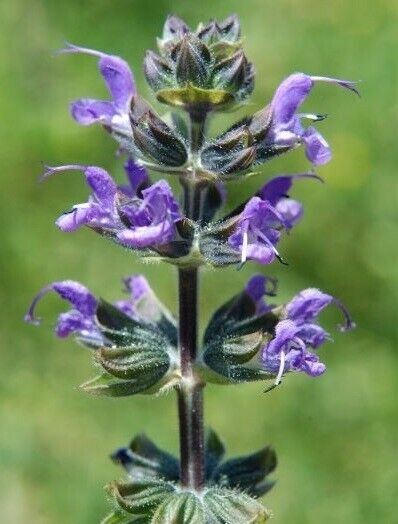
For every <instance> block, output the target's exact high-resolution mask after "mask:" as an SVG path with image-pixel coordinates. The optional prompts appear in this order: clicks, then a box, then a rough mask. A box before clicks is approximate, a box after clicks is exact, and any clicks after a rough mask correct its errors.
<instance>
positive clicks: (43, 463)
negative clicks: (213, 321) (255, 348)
mask: <svg viewBox="0 0 398 524" xmlns="http://www.w3.org/2000/svg"><path fill="white" fill-rule="evenodd" d="M231 12H235V13H237V14H238V15H239V16H240V17H241V21H242V26H243V31H244V34H245V35H246V49H247V53H248V55H249V57H250V58H251V59H252V60H253V62H254V63H255V65H256V68H257V84H256V90H255V93H254V96H253V98H252V100H251V103H250V104H249V105H248V106H247V107H245V108H244V109H243V110H242V111H241V114H245V113H250V112H252V111H255V110H256V109H257V108H259V107H261V106H262V105H264V104H265V103H266V101H268V100H269V99H270V97H271V96H272V93H273V90H274V89H275V87H276V86H277V84H278V83H279V82H280V81H281V79H282V78H284V77H285V76H287V75H288V74H289V73H290V72H293V71H297V70H298V71H304V72H309V73H313V74H319V75H330V76H338V77H342V78H349V79H359V80H361V81H362V82H361V84H360V90H361V92H362V98H361V99H359V98H357V97H355V96H354V95H351V94H350V93H347V92H344V91H343V90H341V89H338V88H336V87H333V86H326V85H320V86H319V87H317V88H316V89H315V90H314V93H313V95H312V96H311V98H310V99H309V100H308V102H307V103H306V107H307V108H308V109H309V110H311V111H319V112H326V113H328V114H329V116H330V118H328V119H327V120H326V121H325V122H322V123H321V124H319V127H320V128H321V127H322V131H323V133H324V134H325V136H326V137H327V138H328V140H329V141H330V143H331V144H332V145H333V150H334V160H333V161H332V162H331V163H330V164H329V165H328V166H326V167H322V168H320V169H319V171H318V172H319V174H320V175H321V176H322V177H324V179H325V181H326V184H325V185H322V184H317V183H313V182H311V181H303V182H300V183H298V184H297V185H296V187H295V189H294V195H295V196H296V197H299V198H301V199H302V200H303V201H304V202H305V204H306V215H305V219H304V220H303V221H302V223H301V224H300V225H299V226H298V227H297V228H296V230H295V231H294V234H293V235H292V236H291V238H289V239H288V241H285V242H284V243H283V245H282V246H281V251H282V253H283V254H284V256H285V258H287V259H288V261H289V263H290V265H289V266H288V267H285V266H282V265H280V264H274V265H273V266H272V267H270V268H265V269H264V268H263V270H264V272H266V271H267V272H268V273H269V274H272V275H274V276H277V277H278V278H280V299H281V300H285V299H286V298H288V297H290V296H291V295H292V294H294V293H296V292H297V291H298V290H300V289H301V288H303V287H308V286H316V287H320V288H321V289H323V290H325V291H327V292H331V293H334V294H335V295H337V296H338V297H340V298H341V299H342V300H343V301H344V302H345V303H346V304H348V305H349V308H350V310H351V312H352V314H353V316H354V317H355V320H356V321H357V323H358V329H357V330H356V331H355V332H354V333H352V334H348V335H342V334H340V333H338V332H336V330H335V325H336V323H337V322H338V320H339V319H338V314H337V313H335V312H331V313H326V314H325V323H326V325H327V326H328V327H330V329H331V330H334V331H333V332H334V333H336V334H335V343H334V344H329V345H327V346H325V347H324V348H323V349H322V357H323V358H324V359H325V361H326V362H327V365H328V372H327V373H326V374H325V375H324V376H323V377H322V378H319V379H316V380H315V379H310V378H308V377H306V376H301V375H296V376H289V377H288V379H286V380H285V381H284V384H283V386H282V387H281V388H280V389H278V390H276V391H274V392H273V393H272V394H269V395H264V394H262V389H263V388H262V386H261V384H254V385H250V386H243V387H229V388H223V387H216V386H210V387H208V388H207V391H206V422H207V424H208V425H211V426H212V427H213V428H214V429H215V430H216V431H217V432H219V433H220V435H221V436H222V438H223V439H224V440H225V442H226V443H227V444H228V446H229V450H230V452H231V453H234V454H236V453H247V452H249V451H251V450H254V449H256V448H259V447H261V446H263V445H264V444H266V443H270V444H272V445H273V446H275V447H276V450H277V452H278V456H279V466H278V470H277V472H276V475H275V477H276V478H277V479H278V483H277V485H276V487H275V488H274V490H273V491H272V492H271V493H270V494H269V495H268V496H267V499H266V501H265V502H266V504H267V505H268V506H269V507H270V508H272V510H273V511H274V514H275V517H274V522H275V523H276V524H277V523H281V524H284V523H294V524H304V523H305V524H315V523H316V524H319V523H320V522H322V523H337V522H338V523H339V524H359V523H360V524H367V523H373V522H380V523H393V522H397V512H398V499H397V492H398V469H397V442H398V434H397V401H396V399H397V397H398V381H397V374H396V371H397V348H396V347H395V344H394V342H396V340H397V324H398V319H397V315H396V310H397V308H396V301H397V291H398V269H397V267H398V266H397V256H398V250H397V234H396V227H397V207H398V200H397V198H398V192H397V189H398V187H397V180H398V177H397V173H396V166H397V161H398V156H397V149H396V125H397V116H398V105H397V83H398V55H397V53H396V49H397V46H398V39H397V24H398V6H397V3H396V2H394V0H379V1H378V2H371V1H363V2H360V1H359V2H358V1H353V0H348V1H344V0H337V1H334V2H319V1H316V0H302V1H301V2H296V1H295V0H279V1H278V2H270V1H264V0H246V1H245V2H242V1H236V0H229V1H228V2H226V1H224V0H211V1H210V0H201V1H200V2H189V1H187V0H174V1H171V0H156V1H155V0H148V1H146V2H144V1H134V0H112V1H111V0H84V1H82V0H79V1H77V0H59V1H57V2H54V1H51V0H12V1H11V0H8V1H7V0H5V1H3V2H1V4H0V20H1V25H2V27H1V31H0V75H1V76H0V84H1V97H0V114H1V125H0V133H1V148H0V158H1V166H2V168H1V207H0V219H1V250H0V260H1V264H2V268H1V272H0V279H1V286H2V291H1V296H0V300H1V307H2V313H1V318H2V328H1V351H0V368H1V379H0V395H1V397H0V460H1V465H0V478H1V481H0V521H1V522H10V523H11V522H12V523H14V522H15V523H17V522H18V523H19V522H29V523H30V524H53V523H57V524H70V523H79V524H86V523H87V524H92V523H95V522H99V520H100V518H101V517H102V516H103V515H105V513H106V512H107V509H108V504H107V502H106V500H105V498H104V494H103V492H102V487H103V485H105V484H106V483H107V482H108V481H110V480H112V479H113V478H117V477H119V476H120V472H119V471H118V470H117V468H116V467H115V466H114V465H113V464H112V463H111V462H110V461H109V459H108V455H109V453H110V452H111V451H112V450H113V449H114V448H115V447H118V446H119V445H123V444H125V443H127V442H128V441H129V439H130V438H131V436H132V435H134V434H135V433H137V432H140V431H142V430H145V431H146V432H147V434H148V435H149V436H150V437H152V438H154V439H156V441H157V442H158V443H159V444H160V445H161V446H164V447H165V448H168V449H170V450H174V451H176V450H177V446H178V442H177V420H176V411H175V399H174V398H173V395H169V396H166V397H161V398H157V399H152V398H147V397H136V398H128V399H125V400H120V401H114V400H112V399H96V398H90V397H87V396H85V395H84V394H83V393H82V392H80V391H79V389H78V388H77V386H78V384H79V383H81V382H83V381H84V380H85V379H88V378H90V377H91V376H93V375H94V373H95V371H94V370H93V368H92V364H91V362H90V357H89V355H88V353H87V352H86V351H84V350H83V349H82V348H79V347H78V346H76V345H74V344H73V342H72V341H58V340H56V339H55V337H54V336H53V334H52V327H53V322H54V319H55V317H56V314H57V313H58V312H60V311H61V310H62V307H63V304H61V303H60V301H59V300H57V299H56V298H55V297H54V298H53V297H48V298H47V299H46V301H44V302H43V303H42V304H41V306H40V315H41V316H42V317H44V318H45V321H44V322H43V326H42V328H41V329H35V328H33V327H32V326H28V325H25V324H23V322H22V317H23V314H24V311H25V309H26V307H27V305H28V303H29V301H30V299H31V297H32V296H33V295H34V294H35V293H36V291H37V290H38V289H39V288H40V287H41V286H42V285H44V284H46V283H48V282H50V281H53V280H60V279H65V278H72V279H76V280H81V281H82V282H84V283H85V284H86V285H87V286H89V287H90V288H91V289H92V290H93V291H95V292H96V293H97V294H98V295H101V296H104V297H107V298H108V299H116V298H117V297H118V296H119V291H120V277H121V276H126V275H128V274H130V273H133V272H137V271H144V272H145V274H146V275H147V276H148V277H149V278H150V281H151V283H152V286H153V288H154V289H155V290H156V291H157V292H158V294H159V295H160V296H161V298H162V299H163V300H164V301H165V302H166V303H167V304H168V305H169V306H170V307H171V308H174V305H175V300H176V292H175V288H176V275H175V271H174V270H173V268H172V267H168V266H167V267H161V266H145V267H142V266H141V265H140V264H139V263H138V262H137V259H136V258H135V257H134V256H133V255H130V254H129V253H126V252H124V251H123V250H119V249H118V248H117V247H116V246H114V245H113V244H111V243H107V242H106V241H104V240H102V239H101V238H99V237H97V236H95V235H93V234H92V233H90V232H89V231H85V230H84V231H83V230H82V231H80V232H78V233H76V234H74V235H62V234H61V233H60V232H58V231H57V229H56V227H55V226H54V219H55V217H56V216H57V215H58V214H59V213H60V212H61V211H63V210H65V209H68V208H69V207H70V206H71V205H72V204H73V203H76V202H81V201H84V200H85V198H86V196H87V190H86V188H85V186H84V183H83V180H82V177H81V176H80V175H78V174H77V173H66V174H65V175H62V177H57V178H54V179H51V180H49V181H48V182H46V183H45V184H41V185H40V184H38V182H37V179H38V176H39V174H40V172H41V164H40V162H41V161H44V162H46V163H48V164H64V163H79V162H80V163H86V164H88V163H92V164H97V165H101V166H103V167H105V168H107V169H109V170H110V171H111V172H112V173H114V174H115V176H116V177H120V179H121V177H122V176H123V175H122V169H121V162H120V160H118V159H116V158H115V157H114V150H115V144H114V143H113V142H112V140H111V139H110V138H109V137H108V136H105V134H104V133H103V132H101V130H100V129H99V128H97V127H92V128H86V129H83V128H80V127H79V126H78V125H77V124H75V123H74V122H73V121H72V120H71V118H70V117H69V115H68V108H67V103H68V102H69V101H70V100H72V99H74V98H77V97H80V96H87V95H89V96H95V95H98V96H102V95H103V94H104V87H103V84H102V81H101V78H100V77H99V75H98V74H97V71H96V63H95V60H94V59H91V58H90V57H83V56H62V57H57V58H54V57H53V56H52V52H53V51H54V50H55V49H57V48H59V47H60V46H62V43H63V41H64V40H69V41H71V42H74V43H77V44H80V45H84V46H87V47H93V48H97V49H101V50H105V51H108V52H111V53H114V54H120V55H122V56H123V57H125V58H126V59H127V60H129V61H130V63H131V65H132V67H133V70H134V71H135V74H136V79H137V82H138V86H139V89H140V90H141V92H142V93H143V94H145V95H148V96H149V97H150V100H152V95H151V94H150V93H149V90H148V89H147V88H146V86H145V85H144V82H143V75H142V69H141V67H142V66H141V63H142V57H143V53H144V51H145V50H146V49H148V48H154V47H155V37H156V36H157V35H158V34H160V31H161V28H162V24H163V21H164V19H165V17H166V15H167V14H168V13H175V14H178V15H179V16H181V17H183V18H185V19H186V20H187V22H189V23H190V24H192V25H196V24H197V23H198V22H199V21H200V20H207V19H209V18H211V17H216V18H222V17H225V16H226V15H228V14H230V13H231ZM232 119H233V115H225V116H223V117H220V118H219V119H217V121H215V122H214V127H213V129H214V130H215V129H216V128H217V127H218V128H221V127H224V126H226V125H228V124H229V123H231V122H232ZM306 168H308V164H307V163H306V160H305V158H304V155H303V152H302V151H296V152H294V153H291V154H290V155H288V156H285V157H283V158H280V159H278V160H275V161H273V162H271V163H269V164H267V165H266V166H264V167H263V168H262V169H261V174H260V175H259V176H258V178H255V179H251V180H250V182H244V183H241V184H236V185H230V186H229V190H230V195H231V199H232V201H234V202H237V201H239V200H240V199H242V198H243V197H244V196H245V197H246V196H248V195H250V194H251V193H252V192H253V191H254V189H255V188H256V187H257V186H258V185H259V184H260V183H261V182H262V181H264V180H265V179H266V178H267V177H269V176H271V175H274V174H277V173H280V172H294V171H299V170H302V169H306ZM261 270H262V269H261V268H260V271H261ZM255 271H258V268H257V267H256V266H255V265H253V264H252V265H247V267H245V268H244V270H242V271H241V272H236V270H234V269H226V270H223V271H220V270H219V271H208V272H205V273H204V274H203V278H202V299H201V322H202V326H203V324H204V323H205V321H206V319H207V318H208V317H209V315H210V313H211V311H212V310H213V309H214V308H215V307H216V306H217V305H218V304H219V303H220V302H221V301H222V300H223V299H224V298H226V297H228V296H230V295H232V294H233V293H235V292H237V291H238V290H239V289H240V288H241V287H242V286H243V285H244V283H245V281H246V280H247V278H248V277H249V275H251V274H252V273H253V272H255Z"/></svg>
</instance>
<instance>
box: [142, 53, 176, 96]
mask: <svg viewBox="0 0 398 524" xmlns="http://www.w3.org/2000/svg"><path fill="white" fill-rule="evenodd" d="M144 74H145V78H146V81H147V82H148V84H149V85H150V86H151V88H152V89H153V90H154V91H156V90H158V89H164V88H166V87H170V86H172V85H173V70H172V68H171V67H170V66H169V65H168V63H167V61H166V60H165V59H163V58H161V57H160V56H158V55H157V54H156V53H154V52H153V51H147V52H146V55H145V59H144Z"/></svg>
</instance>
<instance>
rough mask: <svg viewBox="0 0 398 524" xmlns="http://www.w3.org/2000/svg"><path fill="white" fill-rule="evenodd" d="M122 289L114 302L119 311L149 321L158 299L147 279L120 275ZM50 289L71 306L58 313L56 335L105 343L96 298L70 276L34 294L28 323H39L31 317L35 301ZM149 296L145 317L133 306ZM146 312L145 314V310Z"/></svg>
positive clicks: (98, 344) (156, 313)
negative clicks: (123, 294)
mask: <svg viewBox="0 0 398 524" xmlns="http://www.w3.org/2000/svg"><path fill="white" fill-rule="evenodd" d="M124 283H125V290H126V291H127V293H128V294H129V297H128V298H127V299H124V300H120V301H117V302H115V304H114V305H115V306H116V307H117V308H118V309H120V310H121V311H122V312H123V313H125V314H126V315H128V316H129V317H131V318H133V319H135V320H144V321H146V322H148V321H150V317H154V318H155V317H156V316H157V315H158V312H157V308H159V307H160V303H159V301H158V299H157V297H156V296H155V294H154V293H153V291H152V289H151V287H150V286H149V284H148V282H147V280H146V278H145V277H143V276H142V275H132V276H130V277H128V278H126V279H124ZM51 291H54V292H55V293H57V294H58V295H59V296H60V297H61V298H62V299H64V300H66V301H67V302H69V304H70V305H71V306H72V309H70V310H69V311H67V312H65V313H61V314H60V315H59V316H58V320H57V323H56V327H55V333H56V335H57V336H58V337H60V338H65V337H68V336H69V335H75V336H77V337H78V338H80V339H82V340H83V341H84V342H86V343H88V344H90V345H92V346H101V345H107V344H109V342H108V341H107V340H106V336H104V334H103V333H102V332H101V330H100V327H99V325H98V323H97V321H96V318H95V314H96V309H97V304H98V301H97V299H96V298H95V296H94V295H93V294H92V293H91V292H90V291H89V290H88V289H87V288H86V287H85V286H83V284H80V282H75V281H74V280H63V281H60V282H53V283H52V284H49V285H48V286H45V287H44V288H42V289H41V290H40V291H39V293H38V294H37V295H36V296H35V297H34V299H33V301H32V303H31V305H30V307H29V310H28V312H27V314H26V315H25V320H26V321H27V322H30V323H32V324H39V323H40V320H39V319H38V318H37V317H35V314H34V313H35V309H36V305H37V303H38V302H39V300H41V298H42V297H43V296H44V295H46V294H47V293H50V292H51ZM147 297H149V298H150V305H151V308H150V309H151V311H149V309H148V308H146V312H145V313H146V314H145V318H142V315H140V313H139V311H138V309H137V306H138V304H139V303H140V301H142V300H143V299H144V298H147ZM147 313H149V314H147Z"/></svg>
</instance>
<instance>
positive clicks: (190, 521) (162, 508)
mask: <svg viewBox="0 0 398 524" xmlns="http://www.w3.org/2000/svg"><path fill="white" fill-rule="evenodd" d="M205 522H206V520H205V518H204V508H203V504H202V502H201V500H200V499H199V498H198V497H197V496H196V495H195V494H194V493H192V492H189V491H185V492H181V493H178V494H174V495H171V496H169V497H168V498H167V499H165V500H164V501H163V502H162V503H161V504H160V505H159V506H158V508H157V509H156V511H155V513H154V514H153V517H152V519H151V524H205Z"/></svg>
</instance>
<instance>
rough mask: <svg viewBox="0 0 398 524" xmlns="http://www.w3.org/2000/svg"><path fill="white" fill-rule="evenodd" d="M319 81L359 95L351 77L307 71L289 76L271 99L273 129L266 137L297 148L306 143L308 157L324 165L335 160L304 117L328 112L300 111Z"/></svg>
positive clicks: (314, 117)
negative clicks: (317, 74)
mask: <svg viewBox="0 0 398 524" xmlns="http://www.w3.org/2000/svg"><path fill="white" fill-rule="evenodd" d="M316 82H330V83H332V84H337V85H339V86H341V87H344V88H346V89H349V90H351V91H354V92H355V93H357V94H358V91H357V89H356V87H355V83H354V82H351V81H349V80H340V79H338V78H329V77H324V76H310V75H306V74H304V73H295V74H293V75H290V76H288V77H287V78H286V79H285V80H284V81H283V82H282V83H281V84H280V85H279V87H278V88H277V90H276V91H275V94H274V97H273V99H272V102H271V112H272V124H271V132H270V133H268V134H267V137H266V145H269V146H275V145H279V146H289V147H295V146H298V145H300V144H304V146H305V150H306V155H307V158H308V160H309V161H310V162H312V163H313V164H314V165H320V164H325V163H326V162H329V160H330V159H331V156H332V154H331V151H330V147H329V145H328V143H327V142H326V140H325V139H324V138H323V136H322V135H321V134H320V133H319V132H318V131H317V130H316V129H315V128H314V127H307V128H305V127H304V126H303V125H302V120H303V119H308V120H310V121H314V122H316V121H318V120H323V118H325V115H318V114H311V113H301V114H300V113H297V110H298V108H299V107H300V106H301V104H302V103H303V102H304V101H305V99H306V98H307V96H308V95H309V94H310V92H311V90H312V88H313V87H314V85H315V83H316Z"/></svg>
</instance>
